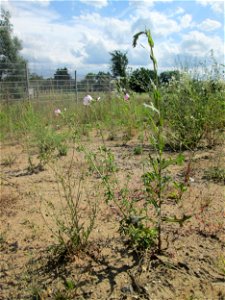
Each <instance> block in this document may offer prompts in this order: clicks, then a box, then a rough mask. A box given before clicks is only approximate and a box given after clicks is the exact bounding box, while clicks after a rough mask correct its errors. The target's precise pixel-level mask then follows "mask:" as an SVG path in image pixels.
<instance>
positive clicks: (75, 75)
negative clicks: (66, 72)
mask: <svg viewBox="0 0 225 300" xmlns="http://www.w3.org/2000/svg"><path fill="white" fill-rule="evenodd" d="M74 80H75V94H76V102H77V103H78V92H77V70H75V72H74Z"/></svg>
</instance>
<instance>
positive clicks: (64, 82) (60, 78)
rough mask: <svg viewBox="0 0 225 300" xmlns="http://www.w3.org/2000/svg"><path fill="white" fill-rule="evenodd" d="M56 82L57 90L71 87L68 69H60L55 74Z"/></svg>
mask: <svg viewBox="0 0 225 300" xmlns="http://www.w3.org/2000/svg"><path fill="white" fill-rule="evenodd" d="M54 80H55V83H56V87H57V88H58V87H59V88H62V87H63V88H66V87H69V84H70V80H71V76H70V74H69V72H68V69H67V68H66V67H65V68H58V69H57V70H56V72H55V74H54Z"/></svg>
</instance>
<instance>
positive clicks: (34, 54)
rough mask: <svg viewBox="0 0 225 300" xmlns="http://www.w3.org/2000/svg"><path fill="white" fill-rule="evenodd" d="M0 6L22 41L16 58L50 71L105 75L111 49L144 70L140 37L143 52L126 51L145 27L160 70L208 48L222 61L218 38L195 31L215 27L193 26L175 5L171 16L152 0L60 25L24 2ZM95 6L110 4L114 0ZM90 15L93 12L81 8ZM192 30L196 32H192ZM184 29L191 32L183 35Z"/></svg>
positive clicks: (54, 16)
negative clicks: (51, 68) (20, 56)
mask: <svg viewBox="0 0 225 300" xmlns="http://www.w3.org/2000/svg"><path fill="white" fill-rule="evenodd" d="M0 1H1V0H0ZM36 1H38V0H36ZM40 1H41V0H39V3H40ZM83 1H86V0H83ZM4 2H5V3H8V8H9V10H10V12H11V14H12V19H11V21H12V23H13V25H14V33H15V35H16V36H18V37H19V38H20V39H21V40H22V41H23V50H22V54H23V55H24V57H25V58H26V59H28V60H29V61H30V62H38V63H40V62H42V63H43V62H44V63H45V67H46V68H48V66H49V65H54V66H55V69H56V68H58V67H60V66H63V67H64V66H66V67H68V68H69V69H77V70H78V71H79V73H80V72H84V70H85V71H87V72H90V71H94V69H97V71H98V70H105V71H107V68H108V70H109V64H110V55H109V52H112V51H114V50H121V51H124V52H125V51H127V53H128V58H129V63H130V65H132V66H133V67H135V66H136V67H137V66H138V67H140V66H144V67H150V66H151V62H150V60H149V49H148V45H147V40H146V38H141V39H140V41H139V42H140V43H143V45H146V48H147V50H146V49H144V48H143V47H141V46H140V43H139V46H138V47H136V48H135V49H133V48H132V38H133V35H134V34H135V33H136V32H138V31H141V30H144V29H145V28H150V29H151V31H152V34H153V38H154V41H155V54H156V57H157V60H158V63H159V66H160V69H163V68H165V67H168V68H172V67H173V65H174V61H175V58H176V57H177V56H179V55H180V56H181V55H183V54H184V55H190V56H195V57H197V58H199V59H201V58H202V57H203V56H204V54H205V53H207V51H209V50H210V49H211V48H214V49H215V55H217V57H218V58H220V59H221V60H222V59H223V42H222V38H219V37H218V36H217V35H215V36H214V37H211V36H206V35H205V34H204V33H203V32H201V31H203V30H205V31H207V30H209V29H212V28H214V29H215V28H216V27H217V28H219V24H220V23H219V22H217V21H216V20H211V19H206V20H204V21H203V22H202V23H201V24H199V25H196V19H194V17H192V16H191V15H190V14H185V10H184V9H183V8H182V7H180V6H181V4H180V2H179V4H178V7H177V8H175V9H174V11H172V13H173V14H171V15H170V14H169V13H168V9H167V10H166V11H159V10H157V9H156V7H154V6H153V4H154V3H153V1H150V2H149V1H146V0H145V1H139V2H137V1H131V3H130V5H129V6H127V7H126V8H125V10H123V11H121V12H120V15H119V16H117V15H113V16H112V15H111V16H106V15H104V16H103V15H101V14H100V13H96V11H95V10H94V11H95V12H92V13H80V14H79V15H77V16H76V17H73V18H72V17H71V19H68V20H67V21H66V22H64V23H62V16H61V15H60V12H59V13H57V12H56V11H55V10H53V8H52V7H54V6H51V5H50V6H46V7H44V6H43V5H39V4H38V5H33V4H34V3H31V2H29V1H26V2H23V1H19V2H18V1H16V2H15V1H11V0H8V1H7V2H6V1H4ZM140 2H141V4H140ZM35 3H36V4H37V3H38V2H35ZM46 3H48V1H46ZM98 3H100V2H98ZM101 3H102V4H103V3H105V4H106V3H109V4H110V5H112V3H114V1H111V2H109V1H108V2H107V1H101ZM89 4H90V2H89ZM92 4H93V3H92ZM144 4H146V6H143V5H144ZM134 5H135V6H134ZM98 7H100V6H98ZM91 10H93V7H91V8H90V10H89V9H85V11H91ZM127 10H128V11H127ZM125 11H126V14H125V15H123V14H124V12H125ZM128 12H129V14H128ZM220 25H221V24H220ZM194 26H195V28H197V29H198V30H199V31H193V27H194ZM220 27H221V26H220ZM190 28H192V31H191V32H190V31H189V32H188V30H190ZM183 29H185V34H184V32H183ZM200 30H201V31H200Z"/></svg>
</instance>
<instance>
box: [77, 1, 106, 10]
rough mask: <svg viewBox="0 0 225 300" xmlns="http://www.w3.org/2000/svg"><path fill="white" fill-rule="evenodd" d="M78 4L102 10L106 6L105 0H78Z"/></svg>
mask: <svg viewBox="0 0 225 300" xmlns="http://www.w3.org/2000/svg"><path fill="white" fill-rule="evenodd" d="M80 2H82V3H84V4H86V5H91V6H94V7H96V8H103V7H105V6H107V5H108V1H107V0H80Z"/></svg>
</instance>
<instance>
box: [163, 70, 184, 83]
mask: <svg viewBox="0 0 225 300" xmlns="http://www.w3.org/2000/svg"><path fill="white" fill-rule="evenodd" d="M180 77H181V74H180V72H179V71H178V70H176V71H165V72H162V73H160V76H159V81H160V82H161V83H168V82H169V81H170V80H171V79H175V80H177V81H179V80H180Z"/></svg>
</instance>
